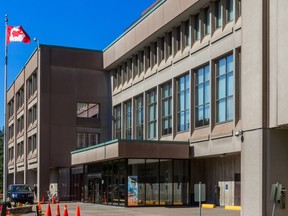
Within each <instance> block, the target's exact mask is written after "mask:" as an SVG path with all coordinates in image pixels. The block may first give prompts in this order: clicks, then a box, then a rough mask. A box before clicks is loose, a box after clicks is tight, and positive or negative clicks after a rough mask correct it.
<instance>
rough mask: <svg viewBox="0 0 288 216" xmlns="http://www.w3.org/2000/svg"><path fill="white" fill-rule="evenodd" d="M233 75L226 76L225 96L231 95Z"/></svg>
mask: <svg viewBox="0 0 288 216" xmlns="http://www.w3.org/2000/svg"><path fill="white" fill-rule="evenodd" d="M233 81H234V79H233V73H229V74H227V96H231V95H233V91H234V88H233V87H234V83H233Z"/></svg>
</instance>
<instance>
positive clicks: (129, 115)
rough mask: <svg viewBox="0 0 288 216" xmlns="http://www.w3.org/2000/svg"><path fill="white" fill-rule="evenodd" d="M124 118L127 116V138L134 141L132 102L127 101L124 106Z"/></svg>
mask: <svg viewBox="0 0 288 216" xmlns="http://www.w3.org/2000/svg"><path fill="white" fill-rule="evenodd" d="M124 116H125V126H124V128H125V138H126V139H132V130H131V129H132V126H131V124H132V107H131V101H127V102H126V103H125V104H124Z"/></svg>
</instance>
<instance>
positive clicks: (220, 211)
mask: <svg viewBox="0 0 288 216" xmlns="http://www.w3.org/2000/svg"><path fill="white" fill-rule="evenodd" d="M64 205H67V209H68V213H69V215H75V211H76V208H77V206H79V207H80V213H81V216H92V215H93V216H97V215H101V216H114V215H115V216H116V215H125V216H130V215H131V216H177V215H179V216H180V215H181V216H188V215H189V216H191V215H199V208H195V207H133V208H131V207H130V208H125V207H116V206H105V205H97V204H91V203H80V202H79V203H74V202H73V203H72V202H67V203H64V202H62V203H60V204H59V206H60V214H61V215H63V211H64ZM50 206H51V212H52V216H53V215H55V212H56V204H53V205H50ZM41 207H42V210H43V213H44V215H45V212H46V208H47V204H42V205H41ZM33 211H34V212H33V213H29V214H26V215H27V216H35V211H36V206H34V207H33ZM212 215H213V216H240V211H232V210H225V209H224V208H221V207H217V208H214V209H203V208H202V216H212Z"/></svg>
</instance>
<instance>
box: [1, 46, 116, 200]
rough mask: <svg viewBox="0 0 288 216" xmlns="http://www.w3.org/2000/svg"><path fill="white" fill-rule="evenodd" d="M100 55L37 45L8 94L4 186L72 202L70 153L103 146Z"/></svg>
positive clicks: (105, 105) (105, 121) (105, 114)
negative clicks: (51, 193) (22, 186)
mask: <svg viewBox="0 0 288 216" xmlns="http://www.w3.org/2000/svg"><path fill="white" fill-rule="evenodd" d="M102 68H103V61H102V52H99V51H90V50H82V49H71V48H64V47H55V46H47V45H40V46H39V47H38V49H36V50H35V52H34V53H33V54H32V56H31V58H30V59H29V61H28V63H27V64H26V65H25V67H24V68H23V70H22V71H21V72H20V74H19V75H18V77H17V78H16V79H15V81H14V83H13V84H12V85H11V87H10V88H9V89H8V91H7V118H6V120H7V121H6V128H7V130H6V131H7V145H8V146H7V153H8V155H7V163H8V164H7V165H8V177H7V178H8V181H7V182H8V184H12V183H27V184H29V185H30V186H32V188H33V186H34V185H35V184H36V185H37V187H38V198H39V199H42V197H45V199H47V194H46V191H49V190H52V191H55V190H58V191H59V193H60V194H61V198H62V199H63V200H70V167H71V157H70V152H71V151H73V150H75V149H79V148H82V147H87V146H90V145H95V144H97V143H101V142H104V141H107V139H108V138H109V136H110V134H109V131H110V128H109V127H110V124H109V121H110V117H109V114H110V112H109V109H110V104H111V99H110V97H109V95H110V92H109V91H110V90H109V85H110V84H109V83H108V82H107V80H108V79H107V73H104V72H103V69H102Z"/></svg>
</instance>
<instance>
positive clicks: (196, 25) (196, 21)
mask: <svg viewBox="0 0 288 216" xmlns="http://www.w3.org/2000/svg"><path fill="white" fill-rule="evenodd" d="M194 39H195V41H196V40H200V28H199V14H196V15H195V16H194Z"/></svg>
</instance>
